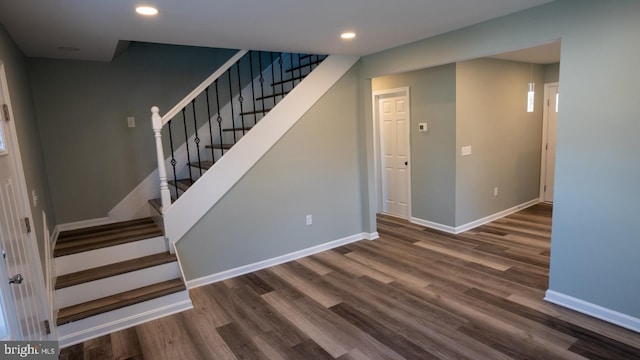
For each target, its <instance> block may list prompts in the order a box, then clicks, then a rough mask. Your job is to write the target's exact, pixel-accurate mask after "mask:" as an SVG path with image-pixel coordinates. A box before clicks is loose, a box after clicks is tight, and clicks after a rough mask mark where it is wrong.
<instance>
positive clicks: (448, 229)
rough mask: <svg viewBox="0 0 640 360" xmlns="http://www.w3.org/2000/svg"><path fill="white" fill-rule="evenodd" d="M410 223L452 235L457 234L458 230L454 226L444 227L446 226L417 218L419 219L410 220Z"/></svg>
mask: <svg viewBox="0 0 640 360" xmlns="http://www.w3.org/2000/svg"><path fill="white" fill-rule="evenodd" d="M409 221H411V223H413V224H417V225H422V226H424V227H428V228H431V229H436V230H440V231H444V232H446V233H450V234H457V232H456V228H455V227H453V226H449V225H444V224H440V223H437V222H433V221H429V220H424V219H420V218H417V217H412V218H411V219H409Z"/></svg>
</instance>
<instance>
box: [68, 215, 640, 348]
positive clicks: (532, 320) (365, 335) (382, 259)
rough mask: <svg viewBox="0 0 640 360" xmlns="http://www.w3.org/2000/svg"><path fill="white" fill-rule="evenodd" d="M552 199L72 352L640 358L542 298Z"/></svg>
mask: <svg viewBox="0 0 640 360" xmlns="http://www.w3.org/2000/svg"><path fill="white" fill-rule="evenodd" d="M551 211H552V210H551V207H550V206H549V205H543V204H540V205H536V206H533V207H531V208H529V209H526V210H523V211H521V212H519V213H516V214H513V215H510V216H508V217H506V218H503V219H500V220H497V221H494V222H492V223H490V224H487V225H484V226H481V227H479V228H476V229H473V230H472V231H468V232H465V233H463V234H459V235H451V234H446V233H443V232H439V231H435V230H430V229H425V228H423V227H421V226H417V225H413V224H409V223H408V222H406V221H402V220H398V219H395V218H392V217H388V216H379V217H378V221H379V223H378V231H379V233H380V239H378V240H376V241H366V240H365V241H360V242H357V243H354V244H350V245H347V246H343V247H340V248H336V249H333V250H330V251H326V252H323V253H320V254H317V255H313V256H310V257H307V258H303V259H300V260H297V261H292V262H289V263H286V264H283V265H279V266H275V267H272V268H269V269H266V270H261V271H257V272H255V273H251V274H248V275H245V276H241V277H237V278H234V279H230V280H226V281H223V282H219V283H216V284H212V285H208V286H204V287H201V288H197V289H194V290H192V291H191V297H192V299H193V303H194V309H193V310H191V311H187V312H183V313H180V314H176V315H173V316H169V317H166V318H163V319H160V320H156V321H153V322H149V323H146V324H143V325H140V326H136V327H134V328H130V329H127V330H123V331H119V332H116V333H113V334H110V335H107V336H103V337H100V338H98V339H94V340H91V341H87V342H85V343H83V344H78V345H76V346H72V347H69V348H67V349H64V350H63V351H62V354H61V357H60V358H61V359H154V360H155V359H180V360H188V359H344V360H346V359H585V358H587V359H640V334H638V333H635V332H632V331H628V330H625V329H623V328H620V327H617V326H614V325H611V324H608V323H605V322H602V321H600V320H597V319H594V318H590V317H588V316H585V315H582V314H579V313H576V312H573V311H571V310H568V309H564V308H561V307H559V306H556V305H553V304H549V303H546V302H545V301H543V300H542V299H543V297H544V291H545V290H546V289H547V283H548V267H549V241H550V240H549V237H550V229H551Z"/></svg>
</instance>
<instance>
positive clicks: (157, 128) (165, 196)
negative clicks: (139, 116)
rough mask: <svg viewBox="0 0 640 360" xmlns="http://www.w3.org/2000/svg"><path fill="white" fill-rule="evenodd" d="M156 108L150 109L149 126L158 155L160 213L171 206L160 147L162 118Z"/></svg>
mask: <svg viewBox="0 0 640 360" xmlns="http://www.w3.org/2000/svg"><path fill="white" fill-rule="evenodd" d="M159 112H160V109H159V108H158V107H157V106H154V107H152V108H151V126H152V127H153V133H154V136H155V138H156V152H157V153H158V174H159V175H160V200H162V209H161V211H162V213H164V212H165V211H166V210H167V209H168V208H169V206H170V205H171V193H170V192H169V184H168V183H167V168H166V167H165V165H164V149H163V147H162V134H161V131H162V117H161V116H160V114H159Z"/></svg>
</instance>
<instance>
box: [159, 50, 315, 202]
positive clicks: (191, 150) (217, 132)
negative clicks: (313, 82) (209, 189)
mask: <svg viewBox="0 0 640 360" xmlns="http://www.w3.org/2000/svg"><path fill="white" fill-rule="evenodd" d="M325 58H326V56H325V55H311V54H290V53H273V52H260V51H249V52H246V54H244V55H243V56H242V57H241V58H239V59H238V60H237V61H236V62H235V63H233V64H232V65H230V66H229V67H228V68H227V69H226V70H225V72H224V73H221V74H219V76H218V77H216V78H215V79H208V80H207V81H205V83H203V85H201V89H200V92H199V93H197V94H195V93H192V94H190V96H188V97H187V98H186V99H185V100H186V101H183V103H184V104H185V105H184V106H183V107H181V108H176V107H174V108H173V109H172V110H170V111H169V112H168V113H167V114H166V115H165V116H163V117H162V122H163V123H164V122H165V121H166V124H167V126H164V127H163V128H162V132H163V134H162V137H163V138H165V139H166V138H169V140H170V141H169V145H170V146H169V149H168V152H169V154H163V155H164V156H165V157H166V159H167V161H166V168H168V169H169V171H168V174H167V185H168V187H169V190H168V196H167V203H165V204H164V207H168V206H169V205H170V203H171V202H174V201H176V200H177V199H178V198H179V197H180V196H181V195H182V194H184V193H185V192H186V191H187V190H188V189H189V188H190V187H191V186H193V184H194V183H195V182H196V181H197V180H198V179H199V178H200V177H202V176H203V175H204V173H206V172H207V171H208V170H209V169H211V168H212V167H213V166H214V165H215V163H216V162H217V161H218V160H220V159H221V158H222V156H223V155H225V153H226V152H227V151H229V150H230V149H231V148H232V147H233V146H234V145H235V144H237V143H238V142H239V141H240V140H241V139H242V138H243V137H244V135H246V134H247V133H248V132H249V131H250V130H251V129H252V128H253V127H254V126H255V125H256V124H257V123H258V122H259V121H260V120H261V119H262V118H263V117H264V116H266V115H267V113H269V111H271V110H272V109H273V108H274V107H275V106H276V105H277V104H278V103H279V102H280V101H281V100H282V99H284V97H285V96H286V95H287V94H288V93H289V92H291V91H292V90H293V88H295V86H296V85H298V84H299V83H300V82H301V81H302V80H304V79H305V78H306V77H307V76H308V75H309V74H310V73H311V72H312V71H313V70H314V69H315V68H316V67H317V66H318V65H319V64H321V63H322V61H323V60H324V59H325ZM220 99H228V101H227V102H224V101H220ZM198 119H204V120H200V121H199V120H198ZM176 122H177V124H176ZM172 126H173V127H172ZM177 137H183V138H185V139H187V140H186V142H185V143H184V144H183V147H180V148H178V147H176V146H174V145H175V144H174V143H175V141H174V139H176V138H177ZM205 142H206V145H205V146H201V145H202V144H204V143H205ZM181 159H182V161H181ZM162 201H163V200H162V199H160V198H159V199H152V200H149V203H150V205H151V206H152V207H153V208H154V209H155V210H156V211H157V212H158V214H162V207H163V203H162Z"/></svg>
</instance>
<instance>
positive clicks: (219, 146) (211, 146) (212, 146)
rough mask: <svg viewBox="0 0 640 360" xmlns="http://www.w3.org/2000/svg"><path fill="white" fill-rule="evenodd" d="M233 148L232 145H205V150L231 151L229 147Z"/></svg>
mask: <svg viewBox="0 0 640 360" xmlns="http://www.w3.org/2000/svg"><path fill="white" fill-rule="evenodd" d="M232 146H233V144H213V145H207V146H206V147H207V149H211V148H213V149H224V150H229V149H231V147H232Z"/></svg>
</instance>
